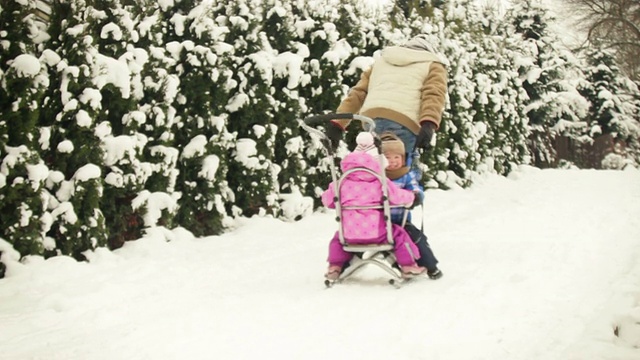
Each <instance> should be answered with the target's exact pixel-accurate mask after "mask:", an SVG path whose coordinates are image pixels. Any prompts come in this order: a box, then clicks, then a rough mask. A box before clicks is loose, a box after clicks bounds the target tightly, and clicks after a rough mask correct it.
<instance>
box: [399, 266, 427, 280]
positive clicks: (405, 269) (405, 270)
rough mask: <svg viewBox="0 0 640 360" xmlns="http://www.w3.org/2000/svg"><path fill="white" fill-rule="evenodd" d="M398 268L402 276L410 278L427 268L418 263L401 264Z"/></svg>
mask: <svg viewBox="0 0 640 360" xmlns="http://www.w3.org/2000/svg"><path fill="white" fill-rule="evenodd" d="M400 270H401V271H402V277H403V278H410V277H414V276H417V275H422V274H424V272H425V271H427V269H426V268H425V267H423V266H418V265H409V266H401V267H400Z"/></svg>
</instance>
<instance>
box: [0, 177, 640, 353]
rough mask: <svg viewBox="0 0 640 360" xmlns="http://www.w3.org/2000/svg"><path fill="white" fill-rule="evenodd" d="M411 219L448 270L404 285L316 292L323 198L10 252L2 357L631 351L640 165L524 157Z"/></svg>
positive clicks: (325, 227)
mask: <svg viewBox="0 0 640 360" xmlns="http://www.w3.org/2000/svg"><path fill="white" fill-rule="evenodd" d="M414 216H417V218H418V219H419V218H420V212H416V213H415V215H414ZM423 219H424V222H425V227H426V229H427V233H428V235H429V237H430V242H431V245H432V246H433V248H434V250H435V253H436V255H437V256H438V257H439V259H440V261H441V263H440V265H441V268H442V270H443V271H444V273H445V275H444V277H443V278H442V279H440V280H437V281H431V280H428V279H424V280H419V281H415V282H413V283H410V284H407V285H406V286H405V287H403V288H401V289H395V288H393V287H392V286H390V285H388V284H387V282H386V274H385V273H384V272H382V271H381V270H380V269H378V268H376V267H369V268H367V269H365V270H364V271H363V272H362V273H360V274H357V276H356V277H354V278H352V279H350V280H347V281H346V282H345V283H343V284H338V285H336V286H335V287H334V288H332V289H325V287H324V284H323V277H322V275H323V272H324V270H325V266H326V264H325V259H326V255H327V244H328V242H329V238H330V237H331V236H332V234H333V232H334V230H335V229H336V225H335V223H334V221H333V214H332V213H330V212H326V213H322V212H318V213H315V214H313V215H312V216H309V217H307V218H305V219H303V220H301V221H299V222H295V223H284V222H281V221H278V220H275V219H269V218H252V219H245V220H243V221H241V223H239V224H238V227H237V228H236V229H235V230H234V231H232V232H230V233H227V234H225V235H222V236H216V237H207V238H193V237H192V236H190V235H189V234H188V233H186V232H184V231H182V232H181V231H174V232H173V233H172V234H171V235H172V236H174V238H173V240H172V241H170V242H166V241H164V240H162V239H161V237H160V236H149V237H148V238H146V239H141V240H138V241H134V242H129V243H127V244H126V245H125V246H124V247H123V248H122V249H119V250H117V251H113V252H109V251H107V250H99V251H96V252H94V253H92V254H90V260H91V261H90V262H89V263H77V262H75V261H73V260H71V259H70V258H67V257H56V258H51V259H49V260H46V261H44V260H42V259H40V258H37V257H32V258H30V259H28V261H27V262H26V263H25V264H18V263H12V264H10V266H9V269H8V275H7V277H6V278H5V279H1V280H0V358H1V359H4V360H17V359H20V360H23V359H47V360H52V359H64V360H73V359H78V360H87V359H89V360H102V359H104V360H107V359H108V360H113V359H154V360H156V359H189V360H195V359H234V360H235V359H322V360H326V359H336V360H337V359H345V360H347V359H403V360H409V359H428V360H438V359H443V360H444V359H446V360H482V359H487V360H501V359H505V360H517V359H523V360H534V359H545V360H555V359H557V360H584V359H589V360H596V359H616V360H626V359H628V360H632V359H633V360H637V359H640V349H639V347H640V262H639V261H638V259H639V258H640V170H627V171H589V170H538V169H533V168H530V167H523V168H522V169H520V170H519V171H517V172H516V173H514V174H513V175H512V176H511V177H509V178H502V177H497V176H489V177H487V178H484V179H481V180H479V181H478V183H477V184H476V185H475V186H473V187H472V188H470V189H466V190H460V189H458V190H451V191H429V192H428V193H427V199H426V202H425V207H424V214H423ZM616 329H617V330H616ZM615 332H617V333H618V336H616V335H615V334H614V333H615Z"/></svg>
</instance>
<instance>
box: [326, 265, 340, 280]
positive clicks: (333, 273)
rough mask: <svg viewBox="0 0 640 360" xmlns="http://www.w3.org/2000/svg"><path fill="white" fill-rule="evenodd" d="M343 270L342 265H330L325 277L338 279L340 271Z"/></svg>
mask: <svg viewBox="0 0 640 360" xmlns="http://www.w3.org/2000/svg"><path fill="white" fill-rule="evenodd" d="M341 272H342V266H340V265H330V266H329V268H328V269H327V273H326V274H324V277H325V278H326V279H327V280H331V281H336V280H338V278H339V277H340V273H341Z"/></svg>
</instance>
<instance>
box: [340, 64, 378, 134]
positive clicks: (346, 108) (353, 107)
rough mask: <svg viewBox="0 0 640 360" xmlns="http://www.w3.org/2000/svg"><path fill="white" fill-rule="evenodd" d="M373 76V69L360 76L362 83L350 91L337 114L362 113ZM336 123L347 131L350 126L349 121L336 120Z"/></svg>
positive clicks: (359, 82)
mask: <svg viewBox="0 0 640 360" xmlns="http://www.w3.org/2000/svg"><path fill="white" fill-rule="evenodd" d="M370 75H371V68H369V69H367V70H365V71H364V72H363V73H362V75H360V81H358V83H357V84H356V85H355V86H354V87H352V88H351V90H349V94H347V97H346V98H344V100H342V102H341V103H340V105H339V106H338V109H337V110H336V113H350V114H357V113H359V112H360V109H361V108H362V104H364V100H365V99H366V98H367V93H368V92H369V76H370ZM334 122H335V123H337V124H339V125H340V126H341V127H342V129H346V128H347V126H348V125H349V122H350V121H349V120H334Z"/></svg>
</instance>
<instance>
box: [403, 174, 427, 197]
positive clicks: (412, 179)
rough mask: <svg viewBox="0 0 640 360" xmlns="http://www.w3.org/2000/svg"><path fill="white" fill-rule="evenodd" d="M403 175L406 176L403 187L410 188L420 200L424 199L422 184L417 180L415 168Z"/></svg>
mask: <svg viewBox="0 0 640 360" xmlns="http://www.w3.org/2000/svg"><path fill="white" fill-rule="evenodd" d="M405 176H406V177H407V179H406V181H405V186H404V189H407V190H411V191H413V192H414V193H417V194H418V196H419V197H420V200H421V201H424V188H423V187H422V185H420V182H418V175H417V174H416V170H412V171H409V172H408V173H407V175H405Z"/></svg>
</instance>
